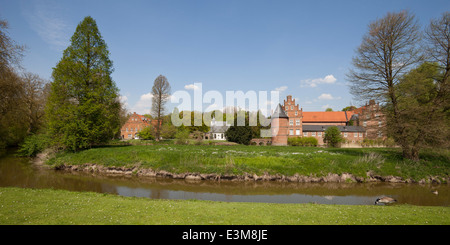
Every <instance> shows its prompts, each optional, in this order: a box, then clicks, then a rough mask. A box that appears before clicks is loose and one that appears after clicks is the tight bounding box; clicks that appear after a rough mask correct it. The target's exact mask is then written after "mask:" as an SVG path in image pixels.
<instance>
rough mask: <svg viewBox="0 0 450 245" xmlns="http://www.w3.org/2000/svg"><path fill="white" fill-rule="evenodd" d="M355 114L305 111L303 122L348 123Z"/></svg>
mask: <svg viewBox="0 0 450 245" xmlns="http://www.w3.org/2000/svg"><path fill="white" fill-rule="evenodd" d="M351 115H353V112H351V113H349V112H347V116H346V115H345V111H304V112H303V122H307V123H308V122H347V121H348V119H350V117H351Z"/></svg>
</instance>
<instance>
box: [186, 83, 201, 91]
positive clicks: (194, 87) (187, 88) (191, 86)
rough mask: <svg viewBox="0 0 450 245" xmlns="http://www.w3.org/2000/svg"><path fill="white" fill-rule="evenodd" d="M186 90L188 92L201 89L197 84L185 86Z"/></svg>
mask: <svg viewBox="0 0 450 245" xmlns="http://www.w3.org/2000/svg"><path fill="white" fill-rule="evenodd" d="M184 89H186V90H197V89H199V87H198V86H197V85H195V84H188V85H184Z"/></svg>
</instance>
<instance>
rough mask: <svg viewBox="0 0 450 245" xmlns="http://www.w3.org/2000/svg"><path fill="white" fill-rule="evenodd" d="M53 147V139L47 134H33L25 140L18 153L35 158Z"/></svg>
mask: <svg viewBox="0 0 450 245" xmlns="http://www.w3.org/2000/svg"><path fill="white" fill-rule="evenodd" d="M50 145H51V138H50V136H48V135H47V134H33V135H30V136H28V137H26V138H25V140H24V142H23V143H22V144H21V145H20V146H19V150H18V151H17V153H18V154H19V155H20V156H27V157H34V156H36V155H37V154H38V153H40V152H42V151H43V150H45V149H46V148H48V147H49V146H50Z"/></svg>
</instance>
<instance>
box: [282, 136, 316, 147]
mask: <svg viewBox="0 0 450 245" xmlns="http://www.w3.org/2000/svg"><path fill="white" fill-rule="evenodd" d="M318 144H319V142H318V140H317V139H316V138H315V137H292V138H288V145H292V146H317V145H318Z"/></svg>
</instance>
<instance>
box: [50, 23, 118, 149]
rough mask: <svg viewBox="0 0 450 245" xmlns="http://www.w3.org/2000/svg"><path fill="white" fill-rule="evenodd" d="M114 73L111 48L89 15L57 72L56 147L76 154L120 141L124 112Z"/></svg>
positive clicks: (52, 120)
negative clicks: (112, 75)
mask: <svg viewBox="0 0 450 245" xmlns="http://www.w3.org/2000/svg"><path fill="white" fill-rule="evenodd" d="M112 72H113V65H112V61H111V60H110V59H109V51H108V48H107V45H106V43H105V41H104V40H103V38H102V36H101V34H100V32H99V30H98V27H97V24H96V22H95V20H94V19H93V18H92V17H90V16H88V17H86V18H84V20H83V21H82V22H81V23H80V24H79V25H78V26H77V28H76V30H75V33H74V34H73V36H72V38H71V44H70V46H69V47H68V48H67V49H66V50H64V53H63V57H62V59H61V60H60V61H59V62H58V64H57V65H56V67H55V68H53V73H52V77H53V81H52V83H51V89H50V95H49V99H48V102H47V106H46V115H47V122H48V129H49V133H50V134H51V135H52V136H53V139H54V140H55V143H56V144H58V145H59V146H61V147H63V148H67V149H71V150H74V151H76V150H79V149H84V148H88V147H91V146H92V145H94V144H100V143H104V142H106V141H108V140H110V139H112V138H113V137H114V135H115V134H116V132H117V131H118V130H119V128H120V116H119V113H120V109H121V108H120V101H119V90H118V88H117V87H116V84H115V82H114V81H113V80H112V78H111V73H112Z"/></svg>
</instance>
